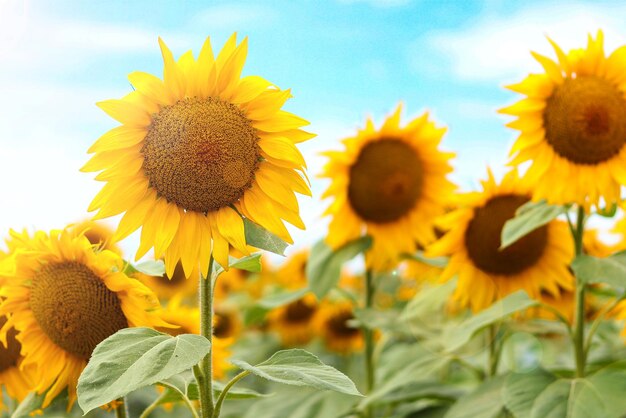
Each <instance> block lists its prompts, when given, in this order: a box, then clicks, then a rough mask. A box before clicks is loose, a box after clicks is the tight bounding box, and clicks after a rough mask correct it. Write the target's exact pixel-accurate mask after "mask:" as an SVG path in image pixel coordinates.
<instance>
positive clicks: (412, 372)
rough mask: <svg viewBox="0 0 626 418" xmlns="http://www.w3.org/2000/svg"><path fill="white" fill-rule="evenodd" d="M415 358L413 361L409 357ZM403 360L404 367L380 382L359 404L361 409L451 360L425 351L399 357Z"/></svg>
mask: <svg viewBox="0 0 626 418" xmlns="http://www.w3.org/2000/svg"><path fill="white" fill-rule="evenodd" d="M413 358H415V360H413V361H411V360H408V359H413ZM398 360H400V361H401V362H403V367H401V368H400V369H399V370H397V371H396V372H395V373H393V374H392V375H391V376H390V377H389V379H388V380H386V381H385V382H383V383H382V384H379V385H378V386H377V387H376V389H375V390H374V391H373V392H371V393H369V394H368V395H367V397H366V398H364V399H363V400H362V401H361V402H360V403H359V405H358V408H359V409H360V410H364V409H366V408H367V407H368V406H369V405H370V404H373V403H375V402H378V401H379V399H382V398H384V397H385V396H388V394H390V393H394V392H396V391H397V390H398V388H402V387H405V386H406V385H409V384H412V383H414V382H415V381H416V379H425V378H428V377H429V376H430V375H431V374H432V373H434V372H436V371H438V370H440V369H441V368H442V367H444V366H445V365H447V364H448V363H449V362H450V359H449V358H446V357H441V356H437V355H436V354H434V353H430V354H429V353H428V352H423V355H421V356H419V357H408V358H406V357H405V358H404V359H398Z"/></svg>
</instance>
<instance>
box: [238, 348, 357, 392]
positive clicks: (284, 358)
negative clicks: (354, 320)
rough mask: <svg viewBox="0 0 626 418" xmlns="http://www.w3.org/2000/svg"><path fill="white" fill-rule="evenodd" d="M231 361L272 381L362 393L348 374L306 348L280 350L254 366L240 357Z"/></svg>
mask: <svg viewBox="0 0 626 418" xmlns="http://www.w3.org/2000/svg"><path fill="white" fill-rule="evenodd" d="M231 363H233V364H234V365H235V366H237V367H239V368H240V369H243V370H247V371H249V372H250V373H252V374H255V375H257V376H259V377H262V378H264V379H267V380H270V381H272V382H277V383H283V384H286V385H293V386H309V387H313V388H316V389H320V390H332V391H335V392H340V393H345V394H348V395H356V396H361V393H360V392H359V391H358V390H357V388H356V386H354V383H353V382H352V380H350V378H348V377H347V376H346V375H345V374H343V373H341V372H340V371H338V370H337V369H335V368H333V367H330V366H327V365H325V364H324V363H322V362H321V361H320V360H319V359H318V358H317V357H316V356H314V355H313V354H311V353H309V352H307V351H305V350H301V349H292V350H283V351H279V352H277V353H275V354H274V355H273V356H272V357H270V358H269V359H268V360H266V361H264V362H262V363H259V364H257V365H256V366H252V365H250V364H248V363H246V362H245V361H242V360H232V361H231Z"/></svg>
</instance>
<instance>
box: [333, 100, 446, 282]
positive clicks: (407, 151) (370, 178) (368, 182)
mask: <svg viewBox="0 0 626 418" xmlns="http://www.w3.org/2000/svg"><path fill="white" fill-rule="evenodd" d="M401 110H402V106H401V105H399V106H398V108H397V109H396V111H395V112H394V113H393V114H392V115H391V116H390V117H388V118H387V119H386V121H385V122H384V124H383V126H382V127H381V129H380V130H376V129H375V128H374V124H373V123H372V121H371V120H367V122H366V125H365V128H364V129H362V130H360V131H359V132H358V133H357V135H356V136H354V137H351V138H347V139H345V140H344V141H343V143H344V145H345V150H343V151H330V152H326V153H325V155H326V156H327V157H328V158H329V161H328V162H327V164H326V166H325V167H324V170H323V173H322V177H327V178H329V179H331V184H330V186H329V187H328V189H327V190H326V192H325V193H324V195H323V196H322V197H325V198H332V199H333V202H332V203H331V204H330V206H329V207H328V209H327V210H326V212H325V214H327V215H332V220H331V222H330V225H329V231H328V236H327V238H326V241H327V243H328V244H329V245H330V246H331V247H333V248H338V247H340V246H342V245H343V244H345V243H347V242H349V241H351V240H353V239H356V238H358V237H360V236H361V235H363V234H368V235H370V236H372V237H373V239H374V244H373V247H372V249H371V250H370V251H368V252H367V255H366V262H367V267H368V268H371V269H374V270H388V269H391V268H393V267H395V265H396V263H397V261H398V258H399V256H400V255H401V254H402V253H412V252H414V251H415V250H416V249H417V245H418V244H420V245H426V244H428V243H429V242H431V241H432V240H434V238H435V235H434V232H433V228H432V222H433V220H434V218H435V217H436V216H438V215H440V214H442V213H443V210H444V207H445V204H446V203H447V200H448V196H449V195H450V193H451V192H452V191H453V189H454V186H453V184H452V183H450V182H449V181H448V180H447V179H446V175H447V174H448V173H450V172H451V171H452V167H451V166H450V164H449V160H450V158H452V156H453V154H451V153H444V152H441V151H439V149H438V146H439V143H440V141H441V138H442V136H443V134H444V132H445V128H437V127H435V124H434V123H433V122H431V121H429V120H428V114H426V113H425V114H423V115H422V116H421V117H418V118H416V119H414V120H413V121H411V122H410V123H409V124H408V125H407V126H406V127H404V128H401V127H400V113H401Z"/></svg>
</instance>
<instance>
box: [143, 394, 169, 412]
mask: <svg viewBox="0 0 626 418" xmlns="http://www.w3.org/2000/svg"><path fill="white" fill-rule="evenodd" d="M166 394H167V392H163V393H162V394H160V395H159V397H158V398H156V399H155V400H154V402H152V403H151V404H150V405H149V406H148V407H147V408H146V409H144V411H143V412H142V413H141V415H139V418H148V417H149V416H150V414H151V413H152V412H153V411H154V410H155V409H157V407H158V406H159V404H160V403H161V401H162V400H163V398H165V395H166Z"/></svg>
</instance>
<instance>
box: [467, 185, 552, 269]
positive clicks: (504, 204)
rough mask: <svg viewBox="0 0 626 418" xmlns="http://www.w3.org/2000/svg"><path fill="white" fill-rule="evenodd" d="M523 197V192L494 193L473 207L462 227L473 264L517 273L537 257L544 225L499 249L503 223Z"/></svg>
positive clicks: (544, 237) (543, 238)
mask: <svg viewBox="0 0 626 418" xmlns="http://www.w3.org/2000/svg"><path fill="white" fill-rule="evenodd" d="M527 201H528V197H527V196H520V195H504V196H496V197H494V198H492V199H490V200H489V201H488V202H487V203H486V204H485V205H484V206H483V207H480V208H477V209H475V210H474V218H473V219H472V220H471V221H470V223H469V225H468V227H467V230H466V231H465V247H466V248H467V252H468V254H469V257H470V259H471V260H472V262H473V263H474V265H476V267H478V268H479V269H481V270H483V271H484V272H486V273H490V274H502V275H505V276H510V275H514V274H517V273H521V272H522V271H524V270H526V269H527V268H529V267H530V266H532V265H534V264H535V263H536V262H537V261H538V260H539V259H540V258H541V256H542V254H543V252H544V250H545V248H546V245H547V242H548V228H547V226H545V225H544V226H542V227H540V228H537V229H535V230H534V231H533V232H531V233H530V234H528V235H526V236H524V237H523V238H521V239H519V240H518V241H516V242H515V243H514V244H512V245H510V246H508V247H506V248H505V249H503V250H500V245H501V240H500V236H501V234H502V228H503V227H504V224H505V223H506V221H508V220H509V219H511V218H513V217H514V216H515V211H516V210H517V208H519V207H520V206H522V205H523V204H524V203H526V202H527Z"/></svg>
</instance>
